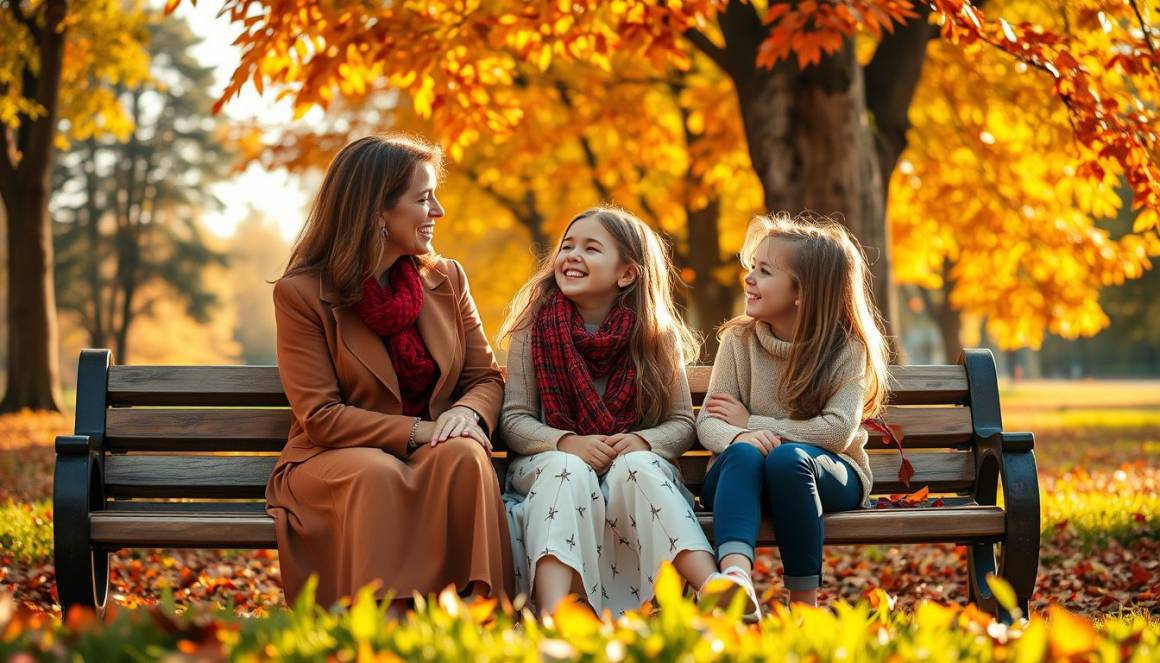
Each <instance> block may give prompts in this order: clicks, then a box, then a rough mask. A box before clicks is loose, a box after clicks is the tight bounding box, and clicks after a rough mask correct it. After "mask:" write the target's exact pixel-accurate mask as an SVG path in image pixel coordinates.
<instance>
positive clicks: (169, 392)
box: [108, 366, 967, 407]
mask: <svg viewBox="0 0 1160 663" xmlns="http://www.w3.org/2000/svg"><path fill="white" fill-rule="evenodd" d="M711 370H712V368H711V367H710V366H691V367H689V369H688V375H689V390H690V391H691V392H692V394H693V401H694V403H697V404H700V402H701V400H702V399H703V398H704V396H705V390H706V389H707V388H708V386H709V373H710V372H711ZM108 386H109V396H108V397H109V400H108V404H109V405H114V406H131V405H152V406H166V405H168V406H202V407H233V406H242V407H280V406H286V405H287V402H286V395H285V393H283V391H282V383H281V381H280V380H279V378H278V368H277V367H276V366H110V367H109V382H108ZM890 387H891V388H890V392H891V402H893V403H894V404H896V405H964V404H966V402H967V376H966V372H965V370H964V369H963V367H962V366H892V367H890Z"/></svg>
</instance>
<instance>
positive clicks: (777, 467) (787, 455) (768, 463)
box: [765, 442, 814, 480]
mask: <svg viewBox="0 0 1160 663" xmlns="http://www.w3.org/2000/svg"><path fill="white" fill-rule="evenodd" d="M813 462H814V457H813V455H811V454H810V452H809V450H808V449H807V446H806V445H804V444H798V443H796V442H791V443H788V444H782V445H780V446H778V447H777V448H776V449H774V450H773V451H770V452H769V455H768V456H766V457H765V475H766V477H767V478H769V479H777V480H784V479H791V478H792V477H795V476H805V475H812V474H813V470H812V468H813Z"/></svg>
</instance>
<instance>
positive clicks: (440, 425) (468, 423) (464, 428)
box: [416, 405, 491, 453]
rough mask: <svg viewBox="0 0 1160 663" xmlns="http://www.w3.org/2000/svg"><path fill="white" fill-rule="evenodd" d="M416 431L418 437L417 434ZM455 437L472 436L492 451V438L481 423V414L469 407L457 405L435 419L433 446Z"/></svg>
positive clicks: (432, 437)
mask: <svg viewBox="0 0 1160 663" xmlns="http://www.w3.org/2000/svg"><path fill="white" fill-rule="evenodd" d="M417 433H418V432H417V431H416V437H417V436H418V435H417ZM453 437H470V438H471V439H473V440H475V441H476V442H479V444H480V446H482V447H483V448H484V449H486V450H487V452H488V453H491V440H490V439H488V437H487V434H486V433H484V432H483V428H481V427H480V425H479V415H477V414H476V413H475V410H472V409H471V408H469V407H466V406H463V405H456V406H455V407H453V408H449V409H448V410H447V411H445V412H444V413H443V414H441V415H439V416H438V417H437V418H436V419H435V425H434V428H433V430H432V433H431V446H435V445H437V444H439V443H440V442H446V441H447V440H450V439H451V438H453Z"/></svg>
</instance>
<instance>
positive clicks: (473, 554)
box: [266, 136, 513, 608]
mask: <svg viewBox="0 0 1160 663" xmlns="http://www.w3.org/2000/svg"><path fill="white" fill-rule="evenodd" d="M440 166H441V155H440V153H439V150H438V148H436V147H434V146H431V145H429V144H426V143H424V142H422V141H420V140H415V139H411V138H405V137H400V136H386V137H383V136H368V137H366V138H361V139H359V140H356V141H354V142H352V143H350V144H349V145H347V146H346V147H344V148H343V149H342V150H341V151H340V152H339V153H338V155H337V156H336V157H335V158H334V161H333V162H332V163H331V164H330V167H329V168H328V169H327V172H326V177H325V178H324V180H323V182H322V188H321V190H320V191H319V193H318V197H317V199H316V200H315V202H314V206H313V208H312V210H311V212H310V216H309V218H308V219H307V222H306V227H305V228H304V229H303V231H302V234H301V235H300V237H299V239H298V241H297V243H296V244H295V246H294V249H293V251H292V253H291V256H290V261H289V264H288V266H287V269H286V273H285V274H284V275H283V277H282V278H281V279H280V280H279V281H278V282H277V283H276V284H275V286H274V308H275V313H276V320H277V326H278V366H279V371H280V374H281V378H282V385H283V387H284V388H285V390H286V397H287V399H288V400H289V401H290V408H291V411H292V412H293V420H292V423H291V427H290V436H289V440H288V441H287V443H286V446H285V448H284V449H283V451H282V456H281V458H280V459H279V460H278V464H277V465H276V467H275V468H274V472H273V474H272V475H271V477H270V481H269V484H268V485H267V488H266V500H267V502H268V506H267V511H268V512H269V513H270V515H271V516H272V517H273V518H274V521H275V527H276V529H277V536H278V555H279V561H280V564H281V567H282V582H283V587H284V591H285V594H286V599H287V601H288V602H292V601H294V599H295V597H296V596H297V594H298V593H299V592H300V591H301V589H302V587H303V585H304V584H305V582H306V579H307V578H308V577H309V576H310V575H311V574H317V575H318V588H317V594H316V596H317V600H318V602H319V603H321V604H323V605H329V604H331V603H333V602H334V601H336V600H338V599H340V598H342V597H348V596H351V595H352V594H354V593H355V592H356V591H357V590H358V589H359V588H360V587H362V586H364V585H366V584H368V583H371V582H377V583H378V585H379V586H378V588H377V589H376V592H377V594H378V595H379V596H384V595H386V594H387V593H388V592H393V593H394V594H395V596H397V597H402V599H400V604H401V601H402V600H405V599H406V598H408V597H410V596H411V593H412V592H419V593H420V594H424V595H425V594H428V593H431V592H437V591H440V590H441V589H443V588H444V587H446V586H447V585H448V584H454V585H455V588H456V589H457V590H458V591H459V592H460V593H463V594H472V595H478V596H497V595H500V594H504V595H511V594H512V590H513V578H512V571H511V569H512V560H511V550H510V544H509V540H508V530H507V522H506V518H505V515H504V510H503V504H502V502H501V500H500V488H499V483H498V481H497V479H496V475H495V471H494V470H493V468H492V464H491V458H490V451H491V443H490V441H489V435H490V433H491V431H494V430H495V429H496V424H497V419H498V416H499V410H500V406H501V404H502V403H503V378H502V377H501V375H500V371H499V367H498V366H497V365H496V363H495V359H494V357H493V355H492V351H491V347H490V346H489V345H488V342H487V338H486V336H485V335H484V332H483V327H482V325H481V323H480V319H479V315H478V313H477V312H476V308H475V303H474V301H473V300H472V298H471V295H470V294H469V292H468V288H467V280H466V278H465V276H464V273H463V269H462V267H460V265H459V264H458V263H456V262H455V261H453V260H447V259H444V258H440V257H437V256H436V255H435V254H433V253H432V249H431V241H432V238H433V236H434V230H435V225H436V220H437V219H439V218H440V217H442V216H443V208H442V207H441V206H440V204H439V202H438V200H437V199H436V198H435V186H436V184H437V182H438V176H439V172H440ZM394 607H395V608H398V607H401V605H397V606H394Z"/></svg>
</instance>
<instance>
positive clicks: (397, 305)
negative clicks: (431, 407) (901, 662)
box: [353, 257, 439, 417]
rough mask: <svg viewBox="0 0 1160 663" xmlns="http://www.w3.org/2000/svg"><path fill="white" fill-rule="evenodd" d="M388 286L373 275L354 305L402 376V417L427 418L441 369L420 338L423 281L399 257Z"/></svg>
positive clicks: (412, 265)
mask: <svg viewBox="0 0 1160 663" xmlns="http://www.w3.org/2000/svg"><path fill="white" fill-rule="evenodd" d="M387 281H388V283H389V286H388V287H384V286H383V285H382V284H380V283H379V281H378V279H376V278H375V277H374V276H373V275H372V276H368V277H367V279H366V280H365V281H363V284H362V299H360V300H359V301H358V302H356V303H355V304H354V306H353V308H354V310H355V312H356V313H358V316H359V317H360V318H362V321H363V322H365V323H366V325H367V326H368V327H370V328H371V330H372V331H374V332H375V333H376V334H378V335H379V336H382V337H383V342H384V343H385V344H386V346H387V354H389V355H390V356H391V365H392V366H393V367H394V369H395V375H397V376H398V377H399V391H400V392H402V397H403V414H405V415H407V416H410V417H419V416H425V414H426V412H427V403H428V401H429V400H430V399H431V391H432V389H434V387H435V380H436V378H438V377H439V367H438V366H437V365H436V364H435V360H434V359H432V358H431V353H430V352H428V351H427V346H426V344H424V343H423V337H422V336H420V335H419V327H418V325H416V324H415V323H416V321H418V320H419V310H420V309H422V308H423V282H422V281H421V280H419V270H418V269H417V268H416V267H415V263H414V262H412V261H411V260H410V259H408V258H405V257H404V258H400V259H398V260H396V261H395V264H394V265H392V266H391V268H390V269H389V270H387Z"/></svg>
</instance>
